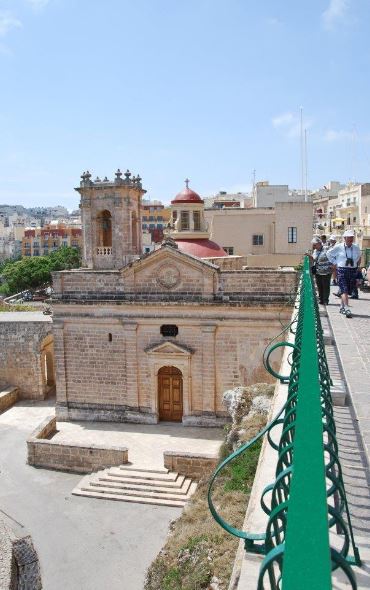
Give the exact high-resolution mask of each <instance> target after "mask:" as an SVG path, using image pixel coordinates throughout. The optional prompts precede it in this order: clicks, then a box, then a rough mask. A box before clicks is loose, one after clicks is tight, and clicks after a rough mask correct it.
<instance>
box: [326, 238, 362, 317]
mask: <svg viewBox="0 0 370 590" xmlns="http://www.w3.org/2000/svg"><path fill="white" fill-rule="evenodd" d="M354 238H355V234H354V232H353V230H351V229H347V230H346V231H345V232H344V234H343V242H342V243H340V244H337V245H336V246H334V248H331V249H330V250H328V252H327V254H326V255H327V258H328V260H330V262H331V263H332V264H334V265H335V266H336V268H337V281H338V285H339V289H340V292H341V299H342V305H341V307H340V310H339V311H340V313H343V314H344V315H345V316H346V317H347V318H351V317H352V314H351V310H350V309H349V307H348V295H350V294H351V293H352V291H353V289H354V287H355V285H356V275H357V270H358V266H359V264H360V260H361V251H360V248H359V247H358V245H357V244H354V243H353V241H354Z"/></svg>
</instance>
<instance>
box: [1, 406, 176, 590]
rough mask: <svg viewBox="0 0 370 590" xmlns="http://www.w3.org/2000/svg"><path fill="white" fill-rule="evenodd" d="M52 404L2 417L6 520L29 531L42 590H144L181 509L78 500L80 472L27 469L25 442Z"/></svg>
mask: <svg viewBox="0 0 370 590" xmlns="http://www.w3.org/2000/svg"><path fill="white" fill-rule="evenodd" d="M53 405H54V404H53V402H28V401H27V402H25V401H22V402H18V404H16V405H15V406H13V407H12V408H11V409H9V410H7V411H6V412H4V413H3V414H1V415H0V440H1V445H0V516H4V517H5V518H7V519H8V522H11V523H14V525H16V526H17V527H18V528H19V529H20V530H21V532H22V534H23V533H24V534H30V535H31V536H32V540H33V543H34V546H35V548H36V551H37V553H38V556H39V559H40V565H41V574H42V581H43V589H44V590H102V589H106V588H107V589H108V588H109V590H122V589H123V588H124V589H125V590H142V588H143V586H144V578H145V572H146V570H147V568H148V566H149V565H150V563H151V562H152V561H153V559H154V558H155V556H156V555H157V554H158V552H159V550H160V549H161V547H162V546H163V545H164V543H165V540H166V537H167V533H168V527H169V524H170V522H171V521H172V520H174V519H176V518H178V516H179V515H180V514H181V508H174V507H167V506H151V505H145V504H129V503H123V502H122V503H121V502H111V501H109V500H96V499H94V498H82V497H79V496H72V495H71V492H72V490H73V489H74V488H75V486H76V485H77V484H78V482H79V481H80V479H81V476H80V475H77V474H72V473H63V472H60V471H52V470H47V469H37V468H35V467H31V466H30V465H27V464H26V456H27V446H26V439H27V438H28V436H29V435H30V434H31V433H32V431H33V430H34V429H35V428H36V427H37V426H38V425H39V424H40V423H41V422H42V421H43V420H44V419H45V418H46V417H47V416H49V415H50V414H51V413H52V411H53Z"/></svg>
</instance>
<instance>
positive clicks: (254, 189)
mask: <svg viewBox="0 0 370 590" xmlns="http://www.w3.org/2000/svg"><path fill="white" fill-rule="evenodd" d="M252 182H253V189H252V195H253V206H254V207H257V205H256V169H255V168H254V169H253V172H252Z"/></svg>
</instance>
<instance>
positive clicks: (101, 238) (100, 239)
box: [96, 209, 112, 248]
mask: <svg viewBox="0 0 370 590" xmlns="http://www.w3.org/2000/svg"><path fill="white" fill-rule="evenodd" d="M96 225H97V228H96V229H97V245H98V248H111V247H112V215H111V214H110V212H109V211H108V210H107V209H105V210H104V211H100V213H98V215H97V216H96Z"/></svg>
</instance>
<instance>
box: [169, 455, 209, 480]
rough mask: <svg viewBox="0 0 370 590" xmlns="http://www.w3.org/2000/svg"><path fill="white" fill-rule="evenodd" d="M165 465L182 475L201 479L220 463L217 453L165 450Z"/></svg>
mask: <svg viewBox="0 0 370 590" xmlns="http://www.w3.org/2000/svg"><path fill="white" fill-rule="evenodd" d="M163 463H164V466H165V467H166V468H167V469H169V470H170V471H176V472H177V473H179V474H180V475H185V476H186V477H191V478H192V479H196V480H199V479H200V478H201V477H202V476H203V475H204V474H205V473H206V472H207V471H213V470H214V469H215V468H216V467H217V465H218V463H219V458H218V456H217V455H207V454H205V453H191V452H181V451H164V452H163Z"/></svg>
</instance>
